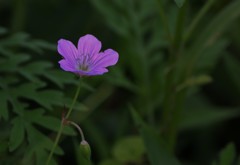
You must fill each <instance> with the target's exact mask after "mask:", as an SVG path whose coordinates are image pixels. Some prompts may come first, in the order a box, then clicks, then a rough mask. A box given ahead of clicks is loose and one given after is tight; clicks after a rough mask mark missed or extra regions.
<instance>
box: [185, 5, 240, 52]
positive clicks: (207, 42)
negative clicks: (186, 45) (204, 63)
mask: <svg viewBox="0 0 240 165" xmlns="http://www.w3.org/2000/svg"><path fill="white" fill-rule="evenodd" d="M239 15H240V1H232V2H231V3H230V4H229V5H228V6H226V7H225V8H224V9H223V10H221V12H220V13H219V14H218V15H217V16H216V17H215V18H214V19H212V20H211V21H210V23H209V24H208V25H207V26H206V28H205V29H204V30H203V32H202V33H200V35H199V37H197V40H196V41H195V42H194V44H193V46H192V48H193V49H192V51H191V52H190V53H189V56H191V55H194V54H200V53H202V50H204V49H205V48H206V47H209V46H211V45H213V43H215V41H217V39H218V38H219V36H220V35H221V34H222V32H223V31H224V30H225V29H226V28H227V27H228V26H229V25H230V24H231V23H233V21H234V20H236V19H237V18H238V17H239Z"/></svg>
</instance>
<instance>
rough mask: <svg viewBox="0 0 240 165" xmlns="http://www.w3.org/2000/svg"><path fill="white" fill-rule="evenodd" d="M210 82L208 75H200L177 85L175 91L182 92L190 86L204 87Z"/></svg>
mask: <svg viewBox="0 0 240 165" xmlns="http://www.w3.org/2000/svg"><path fill="white" fill-rule="evenodd" d="M211 81H212V78H211V77H210V76H208V75H200V76H196V77H191V78H189V79H187V80H186V81H185V82H184V83H183V84H181V85H179V86H178V87H177V90H182V89H184V88H186V87H191V86H200V85H204V84H207V83H210V82H211Z"/></svg>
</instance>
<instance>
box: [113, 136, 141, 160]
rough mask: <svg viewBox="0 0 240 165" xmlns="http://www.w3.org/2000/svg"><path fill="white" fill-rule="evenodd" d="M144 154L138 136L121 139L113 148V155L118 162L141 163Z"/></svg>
mask: <svg viewBox="0 0 240 165" xmlns="http://www.w3.org/2000/svg"><path fill="white" fill-rule="evenodd" d="M144 153H145V147H144V144H143V140H142V138H141V137H139V136H130V137H126V138H124V139H121V140H120V141H118V142H117V144H116V145H115V146H114V148H113V155H114V157H115V158H116V160H118V161H119V162H126V163H127V162H132V163H133V162H136V163H137V162H141V160H142V156H143V154H144Z"/></svg>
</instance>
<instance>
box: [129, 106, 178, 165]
mask: <svg viewBox="0 0 240 165" xmlns="http://www.w3.org/2000/svg"><path fill="white" fill-rule="evenodd" d="M131 112H132V117H133V119H134V121H135V124H136V125H137V127H138V128H139V131H140V134H141V136H142V138H143V141H144V144H145V147H146V150H147V154H148V158H149V161H150V163H151V165H160V164H166V165H180V163H179V162H178V160H177V159H176V158H175V157H174V156H173V155H171V154H170V151H169V150H168V149H167V147H166V143H165V142H164V141H163V139H161V137H159V135H157V134H156V132H155V131H154V130H152V129H151V128H150V127H148V126H147V125H146V124H145V123H144V122H143V121H142V119H141V118H140V116H139V114H138V113H137V112H136V111H135V110H134V109H131Z"/></svg>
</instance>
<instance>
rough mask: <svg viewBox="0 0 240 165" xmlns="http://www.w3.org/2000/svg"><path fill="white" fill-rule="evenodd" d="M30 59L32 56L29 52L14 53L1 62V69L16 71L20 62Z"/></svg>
mask: <svg viewBox="0 0 240 165" xmlns="http://www.w3.org/2000/svg"><path fill="white" fill-rule="evenodd" d="M29 59H30V56H29V55H28V54H17V55H13V56H11V57H10V58H9V59H7V60H5V61H4V62H2V63H1V71H3V72H16V71H18V70H19V64H21V63H23V62H26V61H28V60H29Z"/></svg>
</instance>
